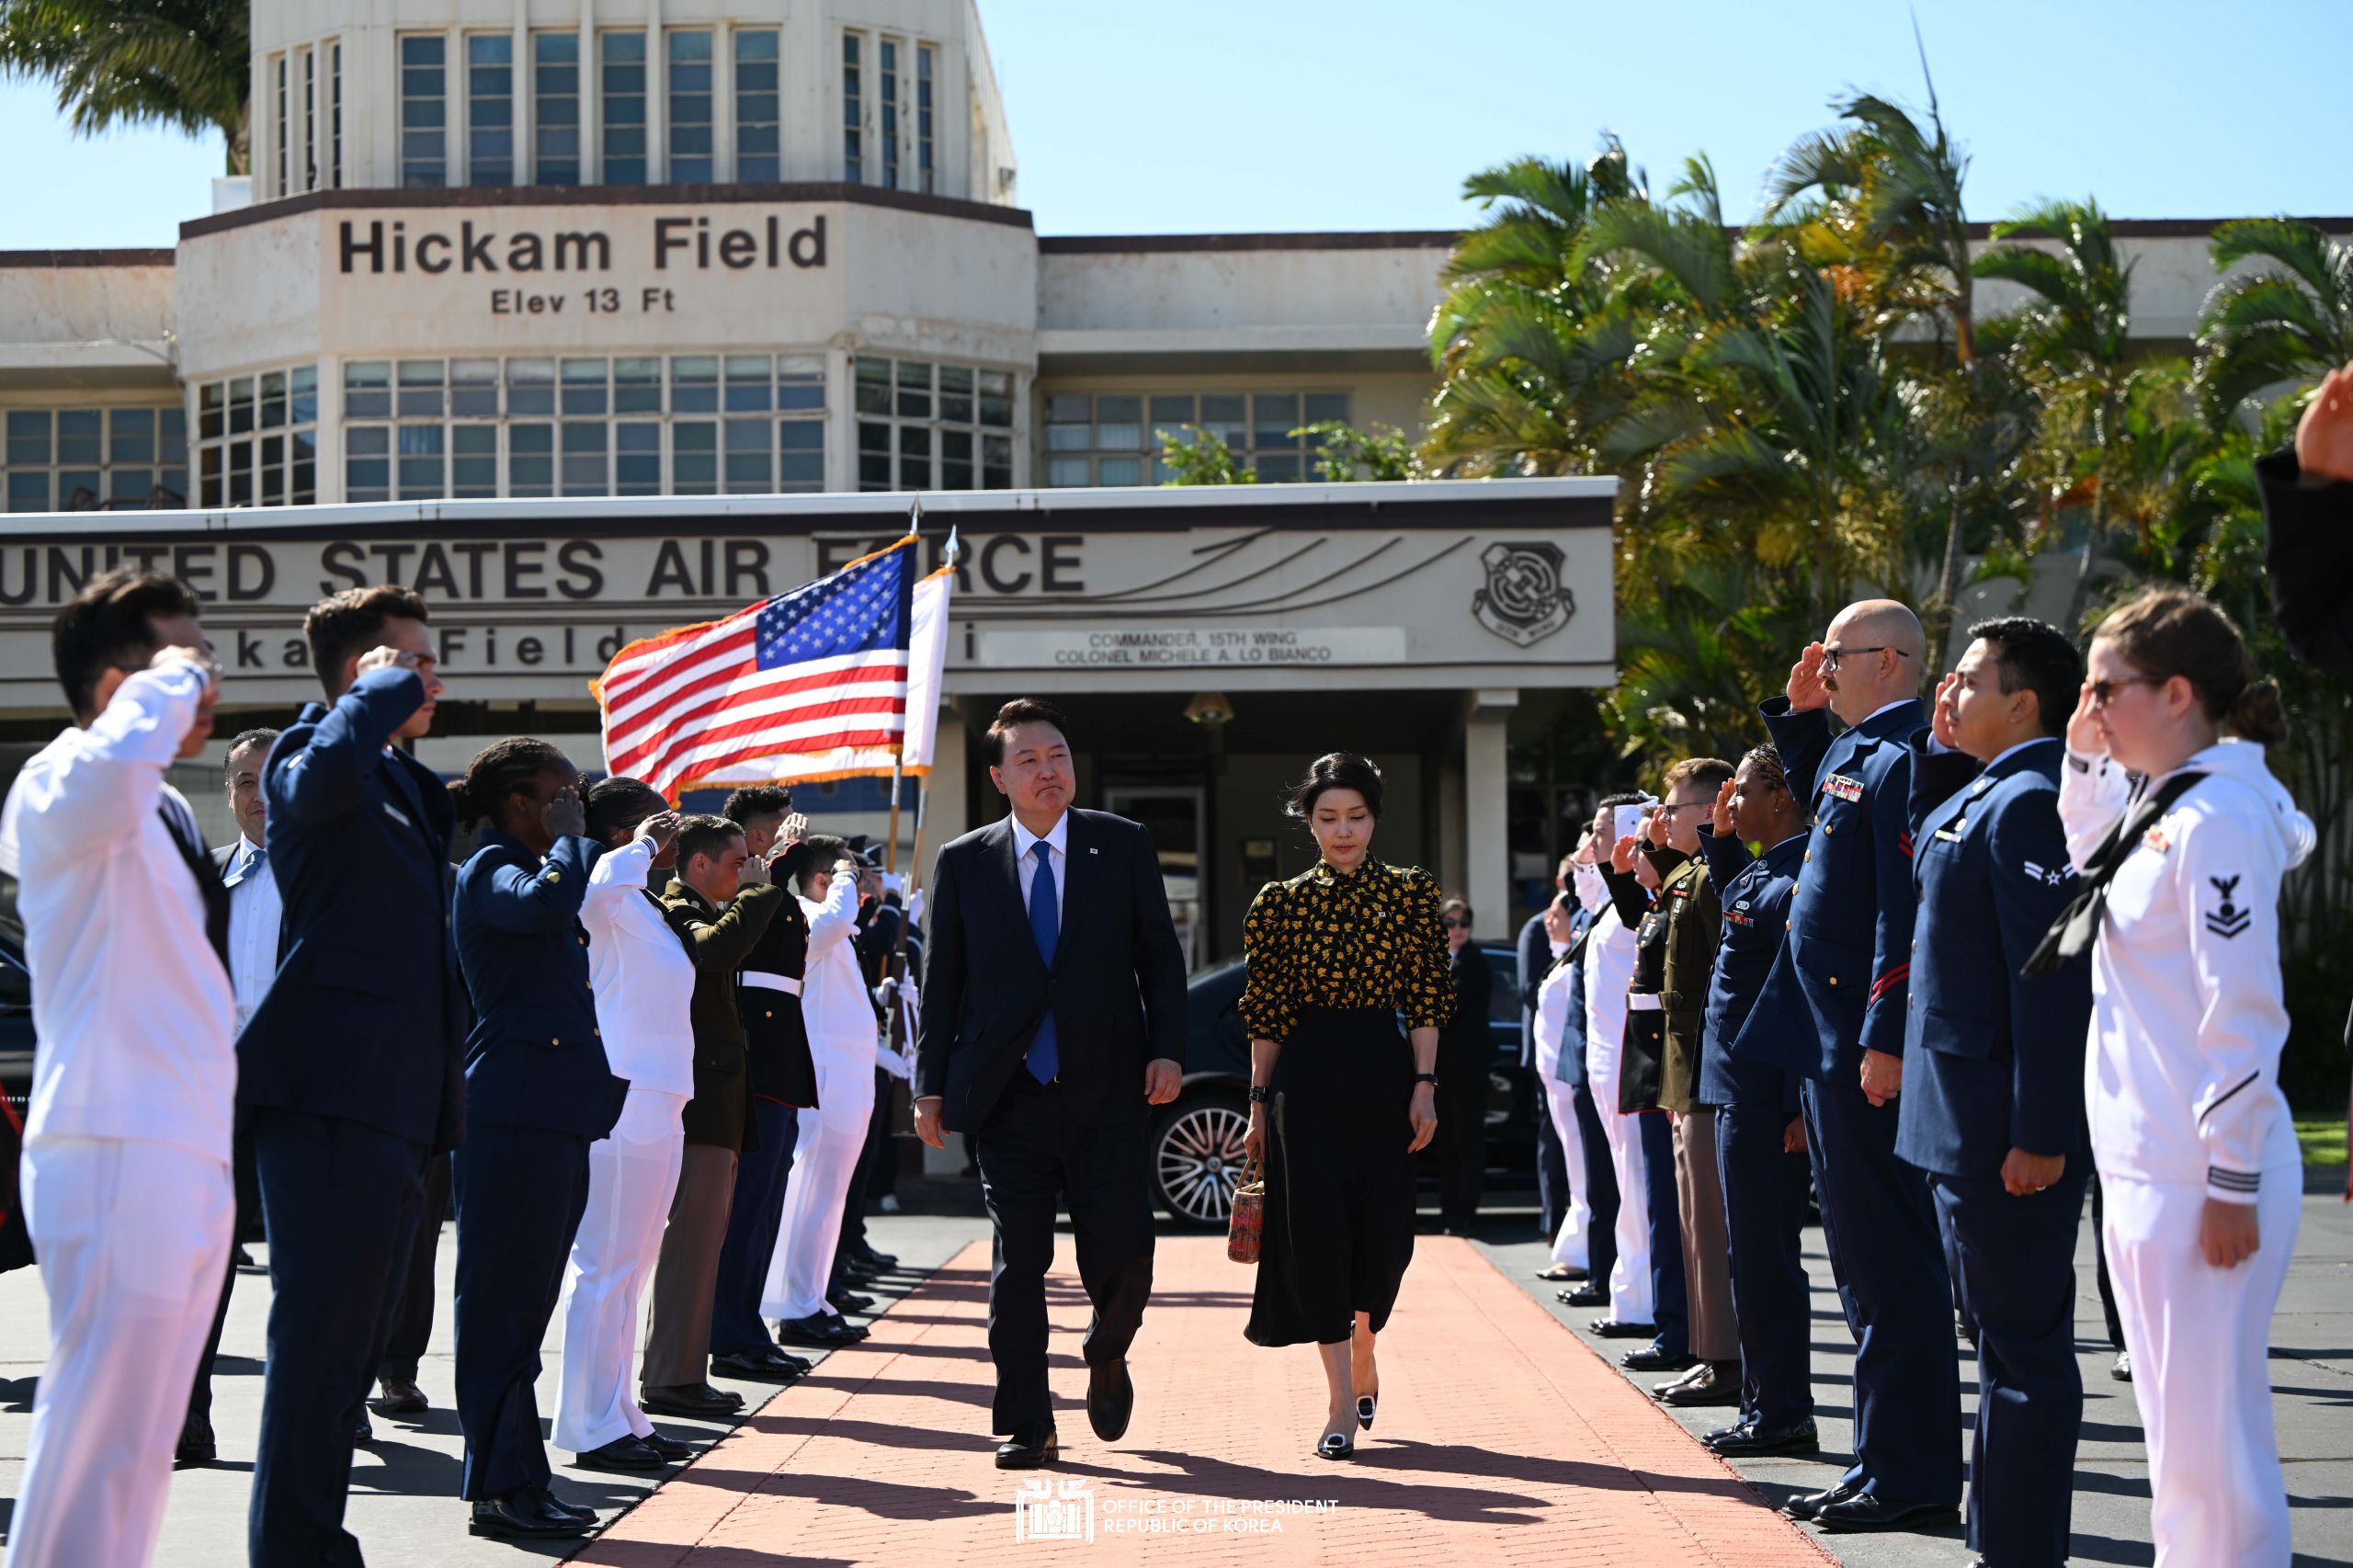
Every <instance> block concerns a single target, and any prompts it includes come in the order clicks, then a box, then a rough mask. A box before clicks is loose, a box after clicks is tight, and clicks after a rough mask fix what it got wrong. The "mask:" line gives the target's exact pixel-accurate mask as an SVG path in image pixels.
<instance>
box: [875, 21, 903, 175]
mask: <svg viewBox="0 0 2353 1568" xmlns="http://www.w3.org/2000/svg"><path fill="white" fill-rule="evenodd" d="M879 47H880V49H881V62H880V64H881V77H882V81H881V87H882V123H881V126H879V127H878V128H877V130H876V132H875V141H876V142H879V143H880V146H879V148H878V151H880V152H881V154H882V187H883V188H884V189H885V190H896V189H898V188H899V40H896V39H888V38H886V39H884V40H881V45H880V46H879Z"/></svg>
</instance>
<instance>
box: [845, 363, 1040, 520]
mask: <svg viewBox="0 0 2353 1568" xmlns="http://www.w3.org/2000/svg"><path fill="white" fill-rule="evenodd" d="M857 409H858V488H859V489H860V490H1010V489H1012V488H1013V375H1012V372H1011V371H1008V370H983V369H975V368H973V367H972V366H970V365H932V364H926V363H925V362H923V361H921V360H915V359H885V358H879V357H875V356H868V357H864V358H860V359H859V360H858V392H857Z"/></svg>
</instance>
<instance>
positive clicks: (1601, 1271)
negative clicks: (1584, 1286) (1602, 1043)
mask: <svg viewBox="0 0 2353 1568" xmlns="http://www.w3.org/2000/svg"><path fill="white" fill-rule="evenodd" d="M1570 1103H1572V1104H1573V1105H1574V1106H1575V1107H1576V1111H1577V1139H1578V1141H1579V1142H1582V1143H1583V1144H1584V1145H1585V1184H1586V1188H1587V1191H1586V1195H1585V1201H1586V1208H1587V1209H1589V1210H1592V1212H1593V1218H1592V1219H1591V1220H1589V1221H1586V1228H1585V1257H1586V1273H1587V1274H1588V1275H1589V1276H1591V1277H1592V1278H1593V1279H1594V1280H1595V1281H1596V1282H1597V1283H1598V1284H1599V1285H1600V1286H1601V1287H1602V1288H1603V1289H1604V1290H1607V1289H1608V1286H1609V1272H1610V1270H1611V1269H1613V1268H1616V1267H1618V1168H1617V1166H1615V1165H1611V1164H1610V1163H1609V1135H1608V1133H1606V1132H1604V1131H1601V1112H1600V1111H1599V1110H1597V1109H1596V1108H1595V1107H1594V1103H1593V1089H1592V1087H1591V1085H1586V1084H1579V1085H1577V1086H1576V1093H1575V1094H1574V1096H1571V1097H1570Z"/></svg>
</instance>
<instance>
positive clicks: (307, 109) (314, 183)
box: [302, 49, 319, 190]
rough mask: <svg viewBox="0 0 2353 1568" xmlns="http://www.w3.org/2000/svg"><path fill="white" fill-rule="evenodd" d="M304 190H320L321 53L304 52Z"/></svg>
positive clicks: (307, 50) (313, 51)
mask: <svg viewBox="0 0 2353 1568" xmlns="http://www.w3.org/2000/svg"><path fill="white" fill-rule="evenodd" d="M302 188H303V189H304V190H316V189H318V188H319V51H317V50H315V49H306V50H304V51H302Z"/></svg>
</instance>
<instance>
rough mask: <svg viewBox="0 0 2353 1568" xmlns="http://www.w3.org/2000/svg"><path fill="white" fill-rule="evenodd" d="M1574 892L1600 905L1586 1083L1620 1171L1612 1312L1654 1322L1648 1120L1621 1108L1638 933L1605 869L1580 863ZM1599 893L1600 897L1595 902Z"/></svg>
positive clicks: (1589, 958)
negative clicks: (1614, 896)
mask: <svg viewBox="0 0 2353 1568" xmlns="http://www.w3.org/2000/svg"><path fill="white" fill-rule="evenodd" d="M1581 871H1583V872H1586V873H1588V874H1581V875H1579V876H1578V878H1577V897H1578V899H1579V901H1580V902H1582V903H1584V904H1585V906H1586V908H1587V909H1589V910H1592V909H1597V910H1598V911H1599V913H1598V914H1597V915H1595V916H1594V922H1593V930H1592V932H1591V933H1590V934H1589V935H1588V936H1587V937H1586V943H1585V1061H1586V1084H1587V1086H1588V1088H1589V1089H1590V1091H1591V1093H1592V1095H1593V1108H1594V1110H1595V1112H1596V1113H1597V1115H1598V1116H1599V1117H1600V1118H1601V1131H1602V1136H1603V1137H1605V1138H1607V1139H1608V1142H1609V1165H1610V1169H1611V1170H1613V1171H1615V1172H1616V1173H1617V1176H1618V1224H1617V1228H1616V1235H1617V1238H1618V1261H1617V1262H1616V1263H1615V1264H1613V1265H1611V1267H1610V1269H1609V1315H1610V1316H1611V1317H1612V1318H1614V1319H1616V1320H1617V1321H1618V1322H1620V1323H1650V1322H1652V1321H1653V1320H1654V1316H1655V1313H1656V1305H1655V1303H1654V1302H1653V1301H1652V1300H1651V1209H1650V1183H1649V1180H1648V1178H1647V1173H1646V1172H1645V1171H1644V1170H1643V1124H1642V1123H1641V1122H1639V1121H1636V1120H1635V1119H1633V1118H1632V1117H1631V1116H1622V1115H1620V1113H1619V1110H1618V1076H1619V1067H1620V1062H1622V1061H1623V1059H1624V1056H1625V1047H1626V988H1627V987H1628V986H1629V985H1631V984H1632V983H1633V981H1634V933H1633V932H1631V931H1630V930H1628V929H1627V928H1626V923H1625V922H1624V921H1623V920H1621V919H1620V918H1619V917H1618V908H1617V906H1616V905H1615V904H1613V903H1610V902H1609V895H1608V889H1607V887H1606V886H1605V885H1604V884H1603V883H1602V881H1601V874H1600V873H1599V872H1597V871H1592V870H1591V869H1590V868H1581ZM1596 899H1598V901H1599V902H1598V903H1596V902H1595V901H1596Z"/></svg>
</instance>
